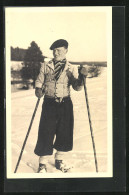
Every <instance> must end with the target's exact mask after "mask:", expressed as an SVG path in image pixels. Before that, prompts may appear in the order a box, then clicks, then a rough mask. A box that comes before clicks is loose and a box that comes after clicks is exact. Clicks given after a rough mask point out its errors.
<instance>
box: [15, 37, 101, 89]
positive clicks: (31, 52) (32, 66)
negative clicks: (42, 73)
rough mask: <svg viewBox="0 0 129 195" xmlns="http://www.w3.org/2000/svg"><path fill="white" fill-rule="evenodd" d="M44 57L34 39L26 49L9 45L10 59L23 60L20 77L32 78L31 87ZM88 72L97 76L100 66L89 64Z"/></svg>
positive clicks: (26, 79) (92, 75)
mask: <svg viewBox="0 0 129 195" xmlns="http://www.w3.org/2000/svg"><path fill="white" fill-rule="evenodd" d="M44 58H45V57H44V56H43V53H42V51H41V50H40V47H39V46H38V45H37V43H36V42H35V41H32V42H31V43H30V46H29V47H28V48H27V49H21V48H19V47H17V48H13V47H11V60H12V61H23V67H22V69H21V70H20V74H21V78H22V79H23V81H26V82H28V80H30V79H31V80H33V82H32V84H33V87H34V86H35V80H36V78H37V76H38V74H39V70H40V67H41V63H43V62H44ZM88 72H89V73H90V75H91V77H95V76H98V75H99V74H100V73H101V67H98V66H91V67H89V69H88Z"/></svg>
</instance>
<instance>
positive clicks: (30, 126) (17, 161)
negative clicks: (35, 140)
mask: <svg viewBox="0 0 129 195" xmlns="http://www.w3.org/2000/svg"><path fill="white" fill-rule="evenodd" d="M39 102H40V98H38V100H37V103H36V106H35V109H34V112H33V115H32V118H31V122H30V125H29V128H28V131H27V134H26V137H25V140H24V143H23V146H22V149H21V152H20V156H19V158H18V161H17V164H16V168H15V171H14V173H16V172H17V169H18V166H19V163H20V160H21V157H22V154H23V151H24V148H25V145H26V141H27V139H28V136H29V133H30V130H31V126H32V123H33V120H34V117H35V114H36V111H37V108H38V105H39Z"/></svg>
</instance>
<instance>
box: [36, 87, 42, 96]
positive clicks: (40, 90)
mask: <svg viewBox="0 0 129 195" xmlns="http://www.w3.org/2000/svg"><path fill="white" fill-rule="evenodd" d="M35 95H36V96H37V97H38V98H41V97H42V96H43V92H42V89H41V88H38V87H36V88H35Z"/></svg>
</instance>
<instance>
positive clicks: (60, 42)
mask: <svg viewBox="0 0 129 195" xmlns="http://www.w3.org/2000/svg"><path fill="white" fill-rule="evenodd" d="M58 47H65V48H66V49H67V48H68V42H67V41H66V40H64V39H59V40H57V41H55V42H54V43H53V44H52V45H51V47H50V49H51V50H53V49H55V48H58Z"/></svg>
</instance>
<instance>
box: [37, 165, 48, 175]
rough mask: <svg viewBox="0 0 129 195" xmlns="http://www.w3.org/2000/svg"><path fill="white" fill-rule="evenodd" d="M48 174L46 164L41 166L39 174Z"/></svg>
mask: <svg viewBox="0 0 129 195" xmlns="http://www.w3.org/2000/svg"><path fill="white" fill-rule="evenodd" d="M46 172H47V167H46V165H45V164H41V163H40V164H39V168H38V172H37V173H46Z"/></svg>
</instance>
